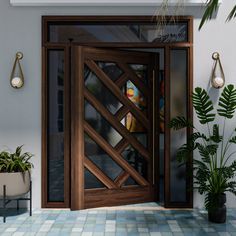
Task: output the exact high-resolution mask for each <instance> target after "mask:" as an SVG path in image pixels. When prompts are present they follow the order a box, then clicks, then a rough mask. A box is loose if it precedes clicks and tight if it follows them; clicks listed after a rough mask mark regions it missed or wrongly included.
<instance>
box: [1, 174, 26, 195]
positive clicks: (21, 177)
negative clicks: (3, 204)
mask: <svg viewBox="0 0 236 236" xmlns="http://www.w3.org/2000/svg"><path fill="white" fill-rule="evenodd" d="M4 185H6V196H7V197H17V196H20V195H23V194H26V193H27V192H29V190H30V172H29V171H26V172H23V173H22V172H17V173H0V197H2V196H3V186H4Z"/></svg>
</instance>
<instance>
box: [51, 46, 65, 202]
mask: <svg viewBox="0 0 236 236" xmlns="http://www.w3.org/2000/svg"><path fill="white" fill-rule="evenodd" d="M63 85H64V51H62V50H49V51H48V74H47V87H48V91H47V92H48V111H47V114H48V117H47V120H48V129H47V137H48V140H47V168H48V169H47V172H48V183H47V184H48V196H47V197H48V201H49V202H63V201H64V86H63Z"/></svg>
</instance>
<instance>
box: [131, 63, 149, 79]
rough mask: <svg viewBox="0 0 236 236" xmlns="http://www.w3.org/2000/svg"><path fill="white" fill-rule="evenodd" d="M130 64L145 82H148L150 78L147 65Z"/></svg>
mask: <svg viewBox="0 0 236 236" xmlns="http://www.w3.org/2000/svg"><path fill="white" fill-rule="evenodd" d="M129 66H130V68H131V69H132V70H133V71H134V72H135V74H136V75H137V76H138V77H139V78H140V79H141V80H142V81H143V82H144V83H147V79H148V70H147V65H141V64H130V65H129Z"/></svg>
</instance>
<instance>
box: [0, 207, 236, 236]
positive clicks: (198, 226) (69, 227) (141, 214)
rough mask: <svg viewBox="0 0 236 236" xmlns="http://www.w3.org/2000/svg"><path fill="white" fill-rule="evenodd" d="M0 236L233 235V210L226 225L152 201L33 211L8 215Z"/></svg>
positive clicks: (235, 232) (235, 225)
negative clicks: (103, 206)
mask: <svg viewBox="0 0 236 236" xmlns="http://www.w3.org/2000/svg"><path fill="white" fill-rule="evenodd" d="M140 206H141V207H144V208H145V206H147V208H148V209H147V210H145V209H141V208H140ZM152 207H153V209H152ZM0 235H1V236H12V235H13V236H35V235H37V236H44V235H47V236H57V235H62V236H67V235H72V236H170V235H175V236H181V235H186V236H192V235H199V236H201V235H212V236H218V235H219V236H230V235H232V236H233V235H235V236H236V210H228V219H227V222H226V224H212V223H209V222H208V221H207V214H206V213H205V212H200V211H197V210H190V211H189V210H158V208H157V205H156V204H154V203H152V204H143V205H138V206H137V208H136V207H135V208H133V209H130V208H129V207H128V208H127V209H125V208H122V209H116V208H115V209H91V210H83V211H69V210H34V211H33V216H32V217H29V216H28V213H23V214H21V215H15V216H9V217H8V218H7V223H6V224H3V223H2V222H0Z"/></svg>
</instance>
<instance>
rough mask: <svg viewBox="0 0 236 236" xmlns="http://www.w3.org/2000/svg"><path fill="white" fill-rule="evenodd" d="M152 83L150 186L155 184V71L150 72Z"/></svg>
mask: <svg viewBox="0 0 236 236" xmlns="http://www.w3.org/2000/svg"><path fill="white" fill-rule="evenodd" d="M152 81H153V88H152V90H153V91H152V122H153V123H152V126H153V127H152V128H153V130H152V184H153V185H154V184H155V173H156V172H155V133H156V132H155V108H156V107H155V106H156V104H155V103H156V99H155V98H156V96H155V92H156V89H155V86H156V81H155V70H153V71H152Z"/></svg>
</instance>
